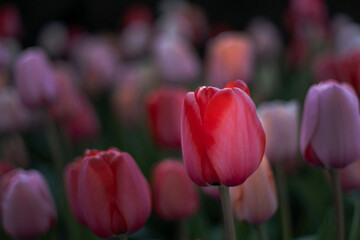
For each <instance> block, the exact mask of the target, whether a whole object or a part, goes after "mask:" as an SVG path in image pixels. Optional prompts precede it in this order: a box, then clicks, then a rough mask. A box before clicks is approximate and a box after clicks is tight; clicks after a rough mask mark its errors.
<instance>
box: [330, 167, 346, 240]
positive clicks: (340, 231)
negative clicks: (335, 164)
mask: <svg viewBox="0 0 360 240" xmlns="http://www.w3.org/2000/svg"><path fill="white" fill-rule="evenodd" d="M328 171H329V173H330V180H331V185H332V189H333V195H334V205H335V214H336V236H337V237H336V239H337V240H344V209H343V200H342V192H341V186H340V177H339V171H338V170H337V169H329V170H328Z"/></svg>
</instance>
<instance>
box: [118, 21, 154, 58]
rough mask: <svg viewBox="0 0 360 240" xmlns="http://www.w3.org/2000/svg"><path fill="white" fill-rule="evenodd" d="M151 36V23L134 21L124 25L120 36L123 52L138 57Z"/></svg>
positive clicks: (145, 47) (144, 50)
mask: <svg viewBox="0 0 360 240" xmlns="http://www.w3.org/2000/svg"><path fill="white" fill-rule="evenodd" d="M150 37H151V25H150V23H148V22H143V21H136V22H133V23H131V24H130V25H128V26H126V27H125V29H124V30H123V31H122V33H121V36H120V44H121V47H122V50H123V54H124V55H125V56H127V57H129V58H135V57H139V56H141V55H142V54H144V53H145V52H146V50H147V48H148V45H149V42H150Z"/></svg>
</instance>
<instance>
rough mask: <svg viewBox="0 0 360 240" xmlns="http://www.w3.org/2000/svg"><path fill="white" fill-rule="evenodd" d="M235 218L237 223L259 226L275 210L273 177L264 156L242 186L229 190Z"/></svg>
mask: <svg viewBox="0 0 360 240" xmlns="http://www.w3.org/2000/svg"><path fill="white" fill-rule="evenodd" d="M230 196H231V202H232V207H233V211H234V214H235V217H236V218H237V219H238V220H239V221H246V222H249V223H253V224H259V223H263V222H265V221H267V220H268V219H269V218H270V217H271V216H272V215H273V214H274V213H275V211H276V209H277V195H276V188H275V184H274V177H273V174H272V171H271V167H270V164H269V161H268V159H267V158H266V157H265V156H264V158H263V160H262V162H261V164H260V166H259V168H258V169H257V170H256V171H255V172H254V174H253V175H251V176H250V177H249V178H248V179H247V180H246V181H245V182H244V183H243V184H242V185H239V186H236V187H232V188H230Z"/></svg>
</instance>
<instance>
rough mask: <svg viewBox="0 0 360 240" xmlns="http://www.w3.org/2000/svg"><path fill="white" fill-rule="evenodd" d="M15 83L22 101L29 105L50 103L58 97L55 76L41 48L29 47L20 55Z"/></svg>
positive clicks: (35, 105)
mask: <svg viewBox="0 0 360 240" xmlns="http://www.w3.org/2000/svg"><path fill="white" fill-rule="evenodd" d="M15 83H16V86H17V88H18V90H19V94H20V97H21V99H22V101H23V102H24V104H26V105H27V106H29V107H42V106H47V105H50V103H52V102H53V101H54V100H55V98H56V97H57V91H56V81H55V77H54V74H53V72H52V69H51V67H50V63H49V61H48V59H47V57H46V55H45V52H44V51H43V50H42V49H41V48H37V47H34V48H29V49H27V50H25V51H24V52H23V53H22V54H21V55H20V56H19V57H18V59H17V61H16V67H15Z"/></svg>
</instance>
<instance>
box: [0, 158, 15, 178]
mask: <svg viewBox="0 0 360 240" xmlns="http://www.w3.org/2000/svg"><path fill="white" fill-rule="evenodd" d="M13 169H14V165H13V164H11V163H9V162H4V161H0V181H1V178H2V177H3V176H4V175H5V174H6V173H8V172H10V171H11V170H13Z"/></svg>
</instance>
